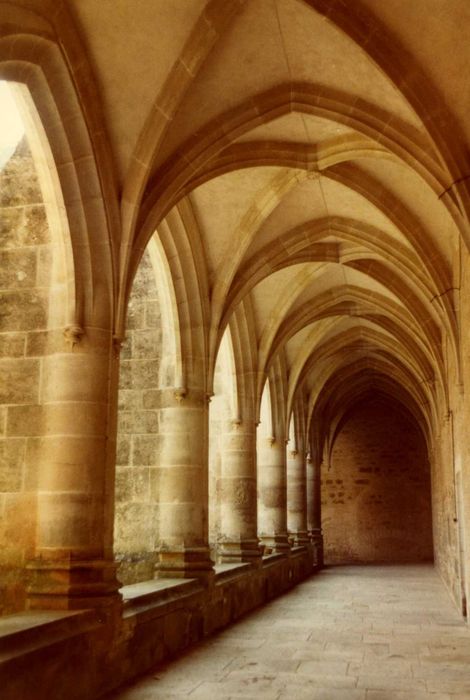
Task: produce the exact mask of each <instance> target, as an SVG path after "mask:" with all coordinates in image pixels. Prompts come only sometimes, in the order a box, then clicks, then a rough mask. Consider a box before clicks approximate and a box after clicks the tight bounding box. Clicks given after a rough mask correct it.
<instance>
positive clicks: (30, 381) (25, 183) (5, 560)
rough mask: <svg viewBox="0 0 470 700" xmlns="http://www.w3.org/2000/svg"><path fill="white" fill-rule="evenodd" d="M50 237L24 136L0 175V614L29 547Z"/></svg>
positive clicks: (15, 601) (21, 581) (10, 603)
mask: <svg viewBox="0 0 470 700" xmlns="http://www.w3.org/2000/svg"><path fill="white" fill-rule="evenodd" d="M51 263H52V242H51V238H50V231H49V226H48V222H47V216H46V209H45V205H44V203H43V197H42V194H41V189H40V187H39V183H38V178H37V175H36V171H35V168H34V162H33V158H32V156H31V153H30V150H29V147H28V144H27V142H26V139H25V138H24V139H23V140H22V141H21V142H20V143H19V144H18V146H17V148H16V151H15V153H14V154H13V156H12V157H11V158H10V160H9V161H8V162H7V163H6V164H5V166H4V167H3V169H2V171H1V172H0V614H5V613H9V612H13V611H15V610H20V609H22V607H23V606H24V598H25V573H24V566H25V562H26V561H27V560H28V559H30V558H31V556H32V554H33V550H34V545H35V524H36V523H35V509H36V488H37V451H38V447H39V443H40V441H41V435H42V434H43V432H44V426H43V425H42V422H41V419H40V416H39V411H38V407H39V405H40V403H41V398H42V394H43V393H44V390H43V385H44V384H45V382H46V381H47V378H45V375H46V374H47V372H46V368H45V366H44V359H43V350H44V342H43V340H44V337H45V336H46V335H47V332H46V329H47V325H48V315H49V314H48V306H49V286H50V284H51V276H52V274H51Z"/></svg>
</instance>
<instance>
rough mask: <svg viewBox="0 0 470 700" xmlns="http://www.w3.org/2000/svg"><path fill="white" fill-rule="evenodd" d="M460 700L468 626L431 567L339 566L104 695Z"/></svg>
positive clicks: (469, 666) (130, 699) (468, 688)
mask: <svg viewBox="0 0 470 700" xmlns="http://www.w3.org/2000/svg"><path fill="white" fill-rule="evenodd" d="M109 698H113V699H116V700H117V699H119V700H183V699H185V700H228V699H229V698H238V699H241V700H252V699H253V700H254V699H255V698H256V700H450V699H451V698H452V700H463V699H464V698H465V699H469V700H470V627H468V626H467V625H466V624H465V622H464V621H463V620H462V618H461V617H460V614H459V612H458V611H457V609H456V608H454V607H453V604H452V602H451V600H450V598H449V595H448V593H447V591H446V590H445V588H444V586H443V584H442V582H441V580H440V578H439V576H438V575H437V573H435V571H434V569H433V567H432V566H426V565H423V566H420V565H416V566H415V565H413V566H341V567H333V568H329V569H325V570H324V571H322V572H321V573H319V574H317V575H316V576H313V577H312V578H311V579H309V580H308V581H306V582H304V583H302V584H301V585H299V586H297V587H296V588H295V589H293V590H292V591H290V592H289V593H287V594H286V595H284V596H282V597H281V598H278V599H276V600H274V601H273V602H271V603H269V604H268V605H267V606H265V607H263V608H261V609H260V610H258V611H256V612H254V613H252V614H251V615H249V616H247V617H245V618H243V620H241V621H240V622H238V623H236V624H235V625H233V626H232V627H230V628H229V629H227V630H225V631H224V632H222V633H221V634H218V635H216V636H214V637H212V638H210V639H209V640H207V641H205V642H203V643H201V644H199V645H198V646H197V647H195V648H193V649H192V650H191V651H189V652H188V653H186V654H185V655H184V656H182V657H180V658H179V659H177V660H175V661H173V662H172V663H170V664H168V665H166V666H165V667H164V668H161V667H160V668H158V669H156V670H155V671H154V672H152V673H149V674H148V675H146V676H144V677H143V678H142V679H141V680H139V681H138V682H136V683H134V684H133V685H132V686H128V687H126V688H125V689H121V690H120V691H119V692H116V693H114V694H113V695H111V696H109Z"/></svg>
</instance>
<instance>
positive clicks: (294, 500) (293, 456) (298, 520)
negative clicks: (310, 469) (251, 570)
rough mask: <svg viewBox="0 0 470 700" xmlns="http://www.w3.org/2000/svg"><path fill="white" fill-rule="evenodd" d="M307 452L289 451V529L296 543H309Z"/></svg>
mask: <svg viewBox="0 0 470 700" xmlns="http://www.w3.org/2000/svg"><path fill="white" fill-rule="evenodd" d="M305 469H306V465H305V454H304V452H303V450H300V451H298V450H288V451H287V529H288V531H289V534H290V535H291V536H293V538H294V544H295V545H296V546H301V545H305V544H308V543H309V542H310V538H309V536H308V532H307V494H306V473H305Z"/></svg>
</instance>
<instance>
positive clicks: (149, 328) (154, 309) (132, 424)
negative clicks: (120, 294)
mask: <svg viewBox="0 0 470 700" xmlns="http://www.w3.org/2000/svg"><path fill="white" fill-rule="evenodd" d="M161 358H162V330H161V314H160V304H159V300H158V292H157V287H156V283H155V272H154V269H153V267H152V263H151V259H150V255H149V253H148V251H147V252H146V253H145V254H144V256H143V258H142V261H141V263H140V266H139V269H138V271H137V274H136V277H135V280H134V285H133V288H132V295H131V299H130V302H129V310H128V316H127V329H126V341H125V343H124V345H123V348H122V351H121V369H120V382H119V418H118V420H119V424H118V445H117V462H116V507H115V532H114V546H115V556H116V559H117V561H119V562H120V568H119V572H118V576H119V579H120V580H121V582H122V583H123V584H124V585H126V584H129V583H134V582H136V581H144V580H146V579H150V578H153V573H154V565H155V560H156V555H155V551H156V547H157V542H158V476H159V475H158V462H159V460H158V455H159V419H160V415H159V414H160V411H159V405H158V404H159V402H158V394H159V392H158V387H159V377H160V369H161V367H160V365H161Z"/></svg>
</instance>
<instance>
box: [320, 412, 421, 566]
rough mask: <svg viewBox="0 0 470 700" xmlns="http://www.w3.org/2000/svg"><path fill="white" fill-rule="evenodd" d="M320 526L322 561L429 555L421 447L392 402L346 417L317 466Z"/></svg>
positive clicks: (418, 558) (392, 559) (411, 425)
mask: <svg viewBox="0 0 470 700" xmlns="http://www.w3.org/2000/svg"><path fill="white" fill-rule="evenodd" d="M322 523H323V534H324V546H325V563H327V564H333V563H335V564H337V563H351V562H387V561H390V562H406V561H426V560H431V559H432V558H433V543H432V521H431V485H430V470H429V464H428V460H427V453H426V445H425V442H424V438H423V436H422V433H421V432H420V430H419V428H418V426H417V425H416V424H414V423H413V422H412V419H411V417H408V416H407V415H405V414H404V413H403V411H400V409H399V408H398V406H397V405H396V404H394V403H393V402H390V401H388V402H386V401H385V400H381V399H373V398H372V399H371V400H370V401H366V402H364V403H361V404H358V405H357V406H356V407H355V408H354V409H353V411H352V412H351V414H350V415H349V416H348V419H347V421H346V423H345V424H344V426H343V427H342V429H341V431H340V433H339V435H338V437H337V439H336V442H335V445H334V447H333V452H332V457H331V464H330V466H329V468H323V471H322Z"/></svg>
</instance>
